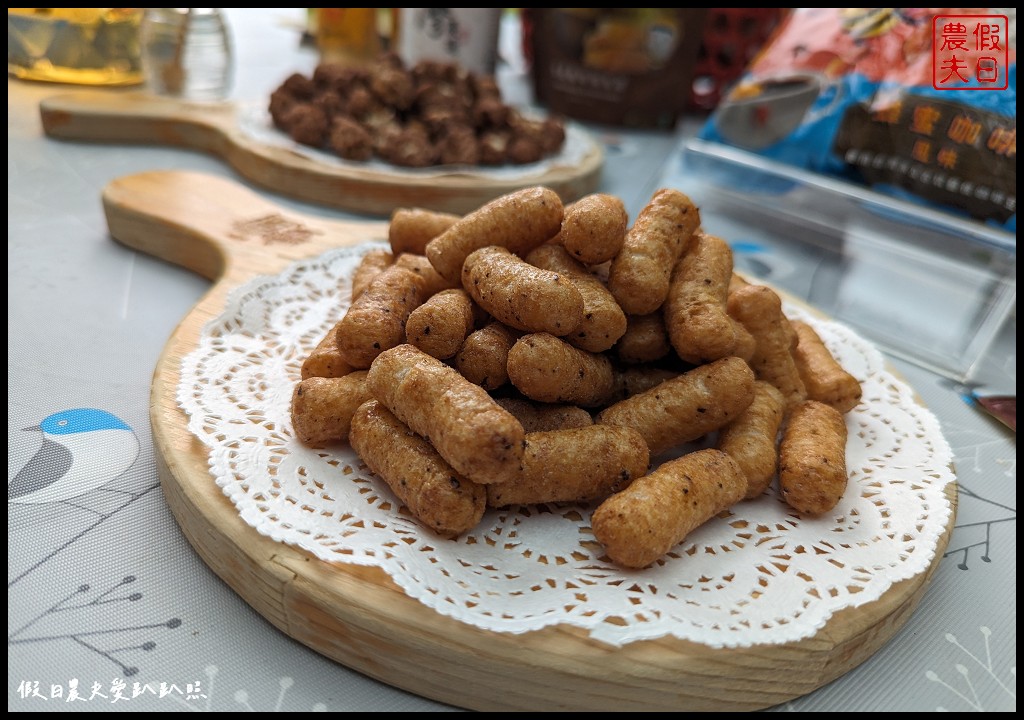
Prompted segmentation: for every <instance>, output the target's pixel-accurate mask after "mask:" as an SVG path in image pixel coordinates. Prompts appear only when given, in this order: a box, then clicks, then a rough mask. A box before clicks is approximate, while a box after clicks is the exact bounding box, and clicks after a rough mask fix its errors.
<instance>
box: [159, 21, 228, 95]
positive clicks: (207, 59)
mask: <svg viewBox="0 0 1024 720" xmlns="http://www.w3.org/2000/svg"><path fill="white" fill-rule="evenodd" d="M142 67H143V71H144V73H145V78H146V84H147V87H148V89H149V90H150V91H151V92H153V93H154V94H156V95H164V96H167V97H175V98H181V99H183V100H197V101H217V100H224V99H226V98H227V96H228V93H229V92H230V90H231V81H232V75H233V72H234V57H233V52H232V48H231V40H230V37H229V35H228V28H227V21H226V20H225V18H224V13H223V12H222V10H221V9H220V8H147V9H146V13H145V16H144V17H143V19H142Z"/></svg>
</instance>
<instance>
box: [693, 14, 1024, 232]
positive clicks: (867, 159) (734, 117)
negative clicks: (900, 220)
mask: <svg viewBox="0 0 1024 720" xmlns="http://www.w3.org/2000/svg"><path fill="white" fill-rule="evenodd" d="M1016 27H1017V16H1016V10H1015V9H1014V8H800V9H797V10H794V11H793V12H792V13H790V14H789V15H788V16H787V18H786V19H785V20H783V22H782V23H781V24H780V25H779V27H778V28H777V29H776V31H775V33H774V35H773V36H772V38H771V39H769V41H768V42H767V43H766V44H765V45H764V47H763V48H762V49H761V51H760V53H759V54H758V56H757V57H756V58H755V59H754V60H753V61H752V62H751V64H750V65H749V67H748V68H747V71H746V72H745V74H744V75H743V76H742V77H741V78H740V80H739V81H738V83H737V84H736V85H735V86H734V87H733V88H732V90H731V91H730V92H729V94H728V96H727V97H726V98H725V99H724V100H723V101H722V102H721V103H720V104H719V106H718V108H717V109H716V110H715V112H714V113H713V114H712V115H711V116H710V118H709V119H708V121H707V122H706V123H705V125H704V127H703V128H702V130H701V133H700V136H701V138H702V139H704V140H712V141H716V142H720V143H724V144H727V145H732V146H735V147H739V148H743V149H745V150H749V151H752V152H756V153H758V154H761V155H764V156H766V157H769V158H771V159H773V160H778V161H781V162H784V163H787V164H790V165H794V166H797V167H799V168H803V169H807V170H813V171H816V172H820V173H823V174H825V175H828V176H831V177H834V178H840V179H844V180H848V181H851V182H854V183H862V184H866V185H868V186H871V187H872V188H873V189H875V190H876V191H879V192H881V193H885V194H888V195H891V196H896V197H900V198H902V199H905V200H909V201H913V202H917V203H923V204H926V205H931V206H935V207H941V208H944V209H947V210H951V211H953V212H955V213H957V214H961V215H967V216H970V217H973V218H975V219H977V220H980V221H982V222H985V223H986V224H988V225H990V226H993V227H997V228H1002V229H1005V230H1008V231H1011V232H1014V233H1015V232H1016V228H1017V221H1016V213H1017V169H1016V162H1017V53H1016V45H1017V37H1016V35H1017V33H1016Z"/></svg>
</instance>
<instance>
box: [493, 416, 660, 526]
mask: <svg viewBox="0 0 1024 720" xmlns="http://www.w3.org/2000/svg"><path fill="white" fill-rule="evenodd" d="M649 459H650V458H649V455H648V452H647V445H646V443H644V440H643V438H642V437H640V433H638V432H637V431H636V430H633V429H631V428H620V427H612V426H610V425H589V426H587V427H581V428H570V429H566V430H550V431H547V432H534V433H527V434H526V448H525V450H524V451H523V473H522V476H521V477H518V478H516V479H515V480H512V481H509V482H503V483H495V484H493V485H488V486H487V505H488V506H489V507H505V506H506V505H531V504H535V503H559V502H586V501H590V500H603V499H605V498H606V497H608V496H609V495H611V494H612V493H614V492H618V491H620V490H623V489H625V488H626V487H628V486H629V484H630V483H631V482H632V481H633V480H634V479H636V478H638V477H640V476H641V475H643V474H644V473H646V472H647V463H648V461H649Z"/></svg>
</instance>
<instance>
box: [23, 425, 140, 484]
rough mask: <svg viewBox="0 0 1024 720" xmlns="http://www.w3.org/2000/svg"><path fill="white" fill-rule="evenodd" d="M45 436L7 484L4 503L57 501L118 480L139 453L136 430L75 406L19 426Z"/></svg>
mask: <svg viewBox="0 0 1024 720" xmlns="http://www.w3.org/2000/svg"><path fill="white" fill-rule="evenodd" d="M23 430H25V431H38V432H41V433H42V434H43V444H42V446H41V447H40V448H39V450H38V451H36V453H35V455H33V456H32V458H31V459H30V460H29V461H28V462H27V463H26V464H25V466H24V467H23V468H22V469H21V470H19V471H18V474H17V475H15V476H14V479H13V480H11V481H10V482H9V483H8V485H7V500H8V502H12V503H20V504H41V503H51V502H60V501H64V500H68V499H69V498H74V497H78V496H79V495H82V494H84V493H87V492H89V491H90V490H94V489H95V488H98V487H100V486H101V485H103V484H105V483H107V482H109V481H111V480H113V479H115V478H117V477H119V476H121V475H122V474H123V473H124V472H125V471H126V470H127V469H128V468H130V467H131V466H132V464H133V463H134V462H135V459H136V458H137V457H138V455H139V439H138V438H137V437H136V436H135V431H134V430H132V429H131V427H130V426H128V424H126V423H125V422H124V421H123V420H121V419H120V418H119V417H117V416H116V415H113V414H111V413H109V412H107V411H106V410H98V409H96V408H75V409H71V410H62V411H61V412H57V413H54V414H53V415H50V416H49V417H47V418H46V419H45V420H43V421H42V422H41V423H39V425H35V426H32V427H27V428H23Z"/></svg>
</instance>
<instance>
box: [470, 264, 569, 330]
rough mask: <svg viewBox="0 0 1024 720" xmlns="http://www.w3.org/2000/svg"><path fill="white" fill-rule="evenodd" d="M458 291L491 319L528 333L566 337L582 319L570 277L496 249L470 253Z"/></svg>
mask: <svg viewBox="0 0 1024 720" xmlns="http://www.w3.org/2000/svg"><path fill="white" fill-rule="evenodd" d="M462 287H463V288H465V290H466V292H468V293H469V295H470V297H472V298H473V300H475V301H476V303H477V304H478V305H479V306H480V307H482V308H483V309H484V310H486V311H487V312H489V313H490V314H491V315H492V316H493V317H494V319H495V320H500V321H501V322H503V323H505V324H506V325H508V326H509V327H514V328H517V329H519V330H524V331H526V332H547V333H551V334H552V335H568V334H569V333H571V332H573V331H574V330H575V329H576V328H577V327H579V325H580V323H581V322H582V321H583V296H582V295H580V291H579V290H577V289H576V286H575V285H574V284H573V283H572V282H570V281H569V279H568V278H565V277H562V276H561V275H559V274H558V273H555V272H551V271H550V270H542V269H540V268H538V267H536V266H534V265H531V264H530V263H528V262H526V261H525V260H522V259H520V258H519V257H517V256H516V255H513V254H512V253H511V252H509V251H508V250H507V249H505V248H503V247H498V246H497V245H493V246H489V247H485V248H481V249H480V250H475V251H474V252H472V253H470V255H469V257H467V258H466V262H465V263H464V264H463V266H462Z"/></svg>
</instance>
